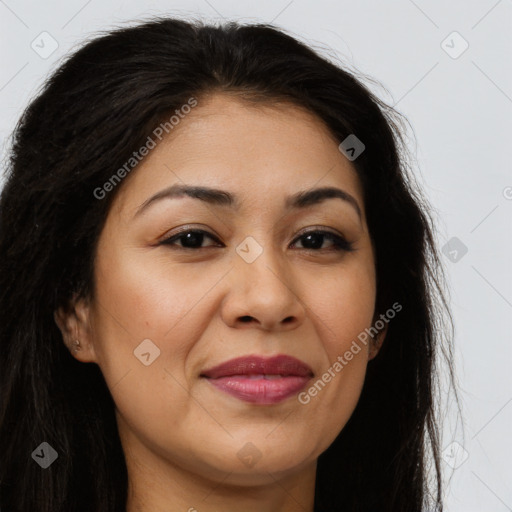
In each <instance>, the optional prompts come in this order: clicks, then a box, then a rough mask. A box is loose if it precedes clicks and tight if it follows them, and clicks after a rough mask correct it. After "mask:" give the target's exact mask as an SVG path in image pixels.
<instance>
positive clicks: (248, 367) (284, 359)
mask: <svg viewBox="0 0 512 512" xmlns="http://www.w3.org/2000/svg"><path fill="white" fill-rule="evenodd" d="M232 375H282V376H290V375H292V376H299V377H312V376H313V370H311V368H310V367H309V366H308V365H307V364H306V363H304V362H303V361H300V360H299V359H297V358H295V357H292V356H287V355H277V356H273V357H264V356H256V355H252V356H242V357H237V358H236V359H230V360H229V361H225V362H224V363H221V364H219V365H217V366H214V367H213V368H209V369H207V370H204V371H203V372H202V373H201V376H202V377H208V378H210V379H217V378H219V377H229V376H232Z"/></svg>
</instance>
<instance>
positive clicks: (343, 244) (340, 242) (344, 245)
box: [159, 229, 355, 252]
mask: <svg viewBox="0 0 512 512" xmlns="http://www.w3.org/2000/svg"><path fill="white" fill-rule="evenodd" d="M190 233H195V234H202V235H206V236H207V237H208V238H211V239H212V240H214V241H216V242H219V241H218V239H217V238H216V237H215V236H213V235H212V234H211V233H208V232H207V231H204V230H202V229H187V230H186V231H182V232H181V233H178V234H175V235H172V236H171V237H169V238H166V239H165V240H162V241H161V242H160V243H159V245H167V246H172V247H173V249H178V250H183V251H197V250H200V249H205V247H196V248H194V247H179V246H177V245H175V244H174V243H173V242H175V241H176V240H181V239H182V238H183V237H184V236H185V235H187V234H190ZM311 234H316V235H321V236H323V237H325V238H328V239H329V240H331V241H332V242H333V244H334V248H332V249H308V248H304V249H302V250H304V251H313V252H329V251H335V252H341V251H345V252H352V251H354V250H355V249H354V247H353V244H352V243H351V242H348V241H347V240H345V238H343V237H341V236H339V235H336V234H334V233H331V232H330V231H325V230H311V231H306V232H305V233H302V234H301V235H300V236H298V237H297V238H296V239H295V241H298V240H300V239H301V238H304V237H306V236H308V235H311ZM295 241H294V242H295Z"/></svg>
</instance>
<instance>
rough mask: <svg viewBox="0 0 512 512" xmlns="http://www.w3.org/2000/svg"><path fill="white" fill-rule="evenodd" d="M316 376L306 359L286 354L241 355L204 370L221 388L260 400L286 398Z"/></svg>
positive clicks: (260, 401)
mask: <svg viewBox="0 0 512 512" xmlns="http://www.w3.org/2000/svg"><path fill="white" fill-rule="evenodd" d="M269 376H270V377H269ZM272 376H278V377H272ZM312 376H313V371H312V370H311V368H310V367H309V366H308V365H307V364H306V363H303V362H302V361H299V360H298V359H296V358H294V357H291V356H286V355H279V356H274V357H270V358H265V357H260V356H248V357H239V358H236V359H231V360H230V361H226V362H225V363H222V364H220V365H218V366H215V367H213V368H210V369H208V370H205V371H204V372H202V373H201V377H205V378H207V379H208V381H209V382H210V383H211V384H212V385H213V386H215V387H216V388H218V389H220V390H221V391H224V392H225V393H227V394H229V395H232V396H234V397H236V398H238V399H240V400H243V401H245V402H251V403H258V404H275V403H278V402H280V401H282V400H285V399H286V398H288V397H290V396H292V395H294V394H296V393H298V392H299V391H300V390H301V389H302V388H303V387H304V386H305V385H306V383H307V382H308V381H309V379H310V378H311V377H312Z"/></svg>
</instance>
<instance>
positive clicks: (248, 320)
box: [240, 315, 252, 322]
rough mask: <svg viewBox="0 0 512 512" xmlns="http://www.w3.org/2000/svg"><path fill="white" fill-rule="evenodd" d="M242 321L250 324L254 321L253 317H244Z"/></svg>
mask: <svg viewBox="0 0 512 512" xmlns="http://www.w3.org/2000/svg"><path fill="white" fill-rule="evenodd" d="M240 320H241V321H242V322H250V321H251V320H252V317H250V316H247V315H246V316H242V317H241V318H240Z"/></svg>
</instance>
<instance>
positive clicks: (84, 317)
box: [53, 295, 97, 363]
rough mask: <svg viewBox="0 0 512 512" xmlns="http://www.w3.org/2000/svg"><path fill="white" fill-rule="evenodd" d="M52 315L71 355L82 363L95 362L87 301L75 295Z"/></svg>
mask: <svg viewBox="0 0 512 512" xmlns="http://www.w3.org/2000/svg"><path fill="white" fill-rule="evenodd" d="M53 317H54V319H55V323H56V324H57V326H58V327H59V329H60V332H61V333H62V339H63V341H64V344H65V345H66V347H67V348H68V350H69V351H70V352H71V355H72V356H73V357H74V358H75V359H77V360H78V361H82V362H83V363H91V362H97V361H96V353H95V351H94V343H93V336H92V329H91V323H90V306H89V303H88V301H86V300H85V299H82V298H80V299H78V298H77V296H76V295H75V296H74V297H73V299H72V300H71V302H70V304H68V305H67V306H66V307H64V306H63V307H60V308H58V309H57V310H56V311H55V312H54V314H53ZM77 341H78V343H77Z"/></svg>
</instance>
